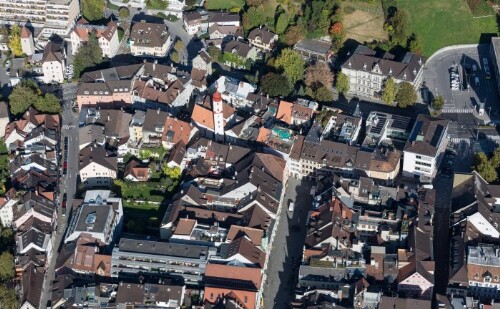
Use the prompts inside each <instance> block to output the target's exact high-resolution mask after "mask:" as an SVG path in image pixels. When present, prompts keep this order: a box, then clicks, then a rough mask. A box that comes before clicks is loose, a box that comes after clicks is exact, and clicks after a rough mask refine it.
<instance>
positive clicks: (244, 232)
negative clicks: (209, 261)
mask: <svg viewBox="0 0 500 309" xmlns="http://www.w3.org/2000/svg"><path fill="white" fill-rule="evenodd" d="M242 236H246V237H248V238H249V239H250V241H251V242H252V243H253V244H254V245H256V246H260V244H261V243H262V237H264V231H263V230H261V229H254V228H251V227H246V226H239V225H231V228H230V229H229V231H228V233H227V237H226V241H232V240H234V239H236V238H239V237H242Z"/></svg>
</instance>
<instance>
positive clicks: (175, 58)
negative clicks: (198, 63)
mask: <svg viewBox="0 0 500 309" xmlns="http://www.w3.org/2000/svg"><path fill="white" fill-rule="evenodd" d="M170 60H172V61H173V62H175V63H179V61H181V56H180V55H179V53H178V52H177V51H176V50H173V51H172V52H171V53H170Z"/></svg>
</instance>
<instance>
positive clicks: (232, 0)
mask: <svg viewBox="0 0 500 309" xmlns="http://www.w3.org/2000/svg"><path fill="white" fill-rule="evenodd" d="M205 6H206V8H207V9H208V10H229V9H231V8H234V7H237V8H240V9H243V7H244V6H245V0H207V2H206V4H205Z"/></svg>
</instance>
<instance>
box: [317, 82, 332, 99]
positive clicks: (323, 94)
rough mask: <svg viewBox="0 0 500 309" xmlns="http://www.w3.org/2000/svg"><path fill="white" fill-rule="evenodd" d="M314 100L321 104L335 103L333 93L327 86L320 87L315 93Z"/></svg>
mask: <svg viewBox="0 0 500 309" xmlns="http://www.w3.org/2000/svg"><path fill="white" fill-rule="evenodd" d="M314 93H315V96H314V99H316V101H319V102H332V101H333V93H332V90H331V89H330V88H327V87H325V86H321V87H318V88H317V89H316V91H315V92H314Z"/></svg>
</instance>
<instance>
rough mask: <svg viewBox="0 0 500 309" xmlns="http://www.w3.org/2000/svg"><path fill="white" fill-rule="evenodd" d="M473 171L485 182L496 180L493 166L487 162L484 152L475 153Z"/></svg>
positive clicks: (496, 176)
mask: <svg viewBox="0 0 500 309" xmlns="http://www.w3.org/2000/svg"><path fill="white" fill-rule="evenodd" d="M474 169H475V170H476V171H477V172H478V173H479V174H480V175H481V177H483V178H484V180H486V181H487V182H493V181H495V180H497V178H498V174H497V171H496V170H495V167H494V166H493V164H492V163H491V162H490V160H488V157H487V156H486V154H485V153H484V152H479V153H476V155H475V156H474Z"/></svg>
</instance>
